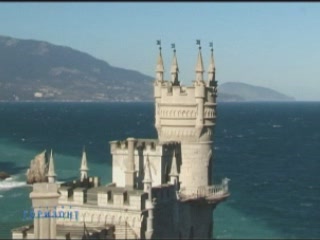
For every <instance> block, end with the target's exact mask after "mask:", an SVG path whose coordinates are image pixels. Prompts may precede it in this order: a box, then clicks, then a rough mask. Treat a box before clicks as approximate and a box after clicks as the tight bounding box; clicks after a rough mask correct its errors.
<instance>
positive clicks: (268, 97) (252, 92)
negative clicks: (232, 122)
mask: <svg viewBox="0 0 320 240" xmlns="http://www.w3.org/2000/svg"><path fill="white" fill-rule="evenodd" d="M218 94H219V95H218V101H221V102H224V101H237V102H239V101H294V100H295V99H294V98H293V97H289V96H286V95H284V94H282V93H279V92H277V91H275V90H272V89H270V88H265V87H258V86H253V85H250V84H246V83H241V82H227V83H223V84H221V85H220V86H219V87H218Z"/></svg>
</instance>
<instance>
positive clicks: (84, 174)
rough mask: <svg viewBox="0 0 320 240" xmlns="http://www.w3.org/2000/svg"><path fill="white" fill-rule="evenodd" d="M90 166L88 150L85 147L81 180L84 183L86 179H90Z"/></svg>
mask: <svg viewBox="0 0 320 240" xmlns="http://www.w3.org/2000/svg"><path fill="white" fill-rule="evenodd" d="M88 170H89V168H88V165H87V154H86V150H85V148H84V147H83V151H82V158H81V167H80V180H81V181H83V180H84V179H87V178H88Z"/></svg>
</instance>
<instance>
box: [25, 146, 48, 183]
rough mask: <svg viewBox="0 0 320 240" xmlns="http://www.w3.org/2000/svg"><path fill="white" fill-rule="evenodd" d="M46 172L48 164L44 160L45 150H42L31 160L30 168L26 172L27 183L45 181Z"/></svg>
mask: <svg viewBox="0 0 320 240" xmlns="http://www.w3.org/2000/svg"><path fill="white" fill-rule="evenodd" d="M47 172H48V164H47V161H46V151H43V152H42V153H40V154H38V155H36V156H35V158H34V159H32V160H31V162H30V168H29V169H28V170H27V172H26V177H27V183H28V184H33V183H38V182H47V181H48V178H47V176H46V174H47Z"/></svg>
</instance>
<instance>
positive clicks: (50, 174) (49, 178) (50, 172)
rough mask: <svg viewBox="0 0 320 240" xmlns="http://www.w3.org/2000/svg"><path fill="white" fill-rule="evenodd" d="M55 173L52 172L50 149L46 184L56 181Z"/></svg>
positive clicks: (52, 163)
mask: <svg viewBox="0 0 320 240" xmlns="http://www.w3.org/2000/svg"><path fill="white" fill-rule="evenodd" d="M56 176H57V175H56V173H55V171H54V162H53V156H52V149H51V153H50V160H49V168H48V174H47V177H48V182H49V183H54V182H55V181H56Z"/></svg>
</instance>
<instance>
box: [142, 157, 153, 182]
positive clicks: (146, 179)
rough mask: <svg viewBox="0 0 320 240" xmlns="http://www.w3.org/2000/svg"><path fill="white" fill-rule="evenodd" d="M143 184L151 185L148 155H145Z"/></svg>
mask: <svg viewBox="0 0 320 240" xmlns="http://www.w3.org/2000/svg"><path fill="white" fill-rule="evenodd" d="M143 182H144V183H151V182H152V175H151V168H150V161H149V155H147V159H146V164H145V166H144V179H143Z"/></svg>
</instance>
